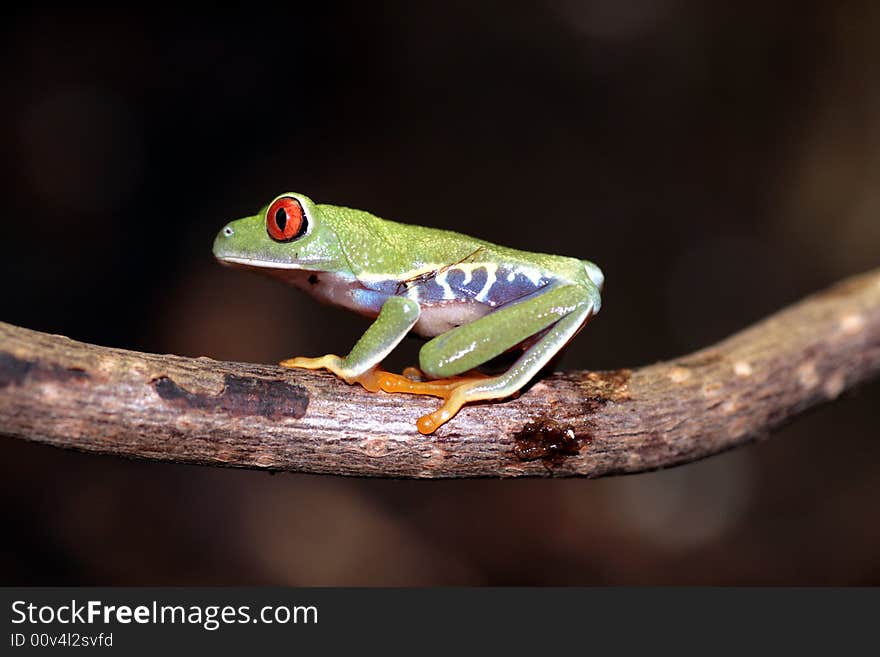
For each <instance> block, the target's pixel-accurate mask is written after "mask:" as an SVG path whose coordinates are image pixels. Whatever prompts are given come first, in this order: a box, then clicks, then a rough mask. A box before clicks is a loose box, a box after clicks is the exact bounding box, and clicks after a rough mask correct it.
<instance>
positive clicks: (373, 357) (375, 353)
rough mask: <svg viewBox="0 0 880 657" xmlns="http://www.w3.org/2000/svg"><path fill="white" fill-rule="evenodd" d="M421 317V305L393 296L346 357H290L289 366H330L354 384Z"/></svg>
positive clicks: (308, 367) (394, 345)
mask: <svg viewBox="0 0 880 657" xmlns="http://www.w3.org/2000/svg"><path fill="white" fill-rule="evenodd" d="M418 319H419V305H418V304H417V303H416V302H415V301H413V300H412V299H408V298H406V297H389V298H388V299H387V300H386V301H385V303H384V304H383V305H382V310H380V311H379V316H378V317H376V320H375V321H374V322H373V323H372V324H370V326H369V328H368V329H367V330H366V331H365V332H364V334H363V335H362V336H361V337H360V339H359V340H358V341H357V343H355V345H354V347H352V350H351V351H350V352H349V353H348V355H347V356H346V357H345V358H340V357H339V356H334V355H332V354H330V355H327V356H322V357H320V358H290V359H288V360H285V361H284V362H282V363H281V364H282V365H283V366H285V367H304V368H307V369H320V368H326V369H328V370H330V371H331V372H333V373H334V374H336V375H337V376H340V377H342V378H343V379H346V380H348V382H349V383H354V382H355V381H356V380H358V377H359V376H360V375H361V374H363V373H364V372H366V371H367V370H369V369H370V368H372V367H373V366H375V365H377V364H378V363H379V362H380V361H381V360H382V359H383V358H385V356H387V355H388V354H389V353H391V351H392V350H393V349H394V347H396V346H397V345H398V344H399V343H400V341H401V340H403V338H404V336H406V334H407V333H409V330H410V329H411V328H412V327H413V325H415V323H416V321H418Z"/></svg>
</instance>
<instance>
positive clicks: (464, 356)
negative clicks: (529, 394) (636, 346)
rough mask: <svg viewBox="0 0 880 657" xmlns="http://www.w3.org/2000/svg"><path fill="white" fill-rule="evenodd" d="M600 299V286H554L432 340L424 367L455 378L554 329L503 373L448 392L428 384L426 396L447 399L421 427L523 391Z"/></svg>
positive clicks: (430, 428)
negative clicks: (469, 406)
mask: <svg viewBox="0 0 880 657" xmlns="http://www.w3.org/2000/svg"><path fill="white" fill-rule="evenodd" d="M597 303H598V290H595V289H591V288H589V287H587V286H582V285H562V284H559V285H552V286H550V287H549V288H548V289H545V290H542V291H540V292H538V293H535V294H533V295H531V296H529V297H526V298H525V299H522V300H520V301H517V302H515V303H513V304H510V305H509V306H507V307H505V308H502V309H500V310H498V311H496V312H494V313H491V314H489V315H486V316H485V317H483V318H481V319H479V320H477V321H475V322H473V323H471V324H466V325H464V326H461V327H459V328H457V329H453V330H452V331H449V332H447V333H444V334H443V335H440V336H437V337H436V338H434V339H433V340H431V341H430V342H428V343H427V344H426V345H425V346H424V347H423V348H422V351H421V352H420V354H419V360H420V364H421V368H422V370H424V371H425V372H426V373H428V374H429V375H432V376H455V375H456V374H459V373H461V372H463V371H466V370H468V369H471V368H473V367H477V366H479V365H481V364H483V363H485V362H486V361H487V360H490V359H491V358H494V357H495V356H497V355H499V354H500V353H503V352H504V351H506V350H507V349H509V348H510V347H512V346H515V345H517V344H519V343H520V342H522V341H523V340H525V339H527V338H529V337H531V336H534V335H538V334H540V333H541V332H542V331H544V330H545V329H548V327H549V330H547V332H546V333H545V334H544V335H543V336H542V337H540V339H538V341H537V342H535V343H534V344H533V345H532V346H531V347H529V348H528V349H527V350H526V351H525V352H524V353H523V355H522V356H520V358H519V359H518V360H517V361H516V363H514V364H513V366H512V367H511V368H510V369H509V370H507V371H506V372H504V373H503V374H501V375H499V376H494V377H489V378H485V379H481V380H470V381H464V382H462V383H461V384H459V385H451V386H448V387H447V388H446V389H445V390H443V392H444V394H437V390H436V389H433V390H432V389H431V387H430V382H428V385H426V386H425V388H424V391H423V392H422V394H429V395H435V396H439V397H443V398H444V399H445V401H444V403H443V405H442V406H441V407H440V408H439V409H437V410H436V411H434V412H433V413H429V414H428V415H425V416H423V417H421V418H419V420H418V422H417V427H418V429H419V431H420V432H421V433H424V434H427V433H432V432H433V431H434V430H436V429H437V428H438V427H439V426H440V425H442V424H443V423H445V422H447V421H448V420H450V419H451V418H452V417H453V416H454V415H455V414H456V413H457V412H458V411H459V409H460V408H461V407H462V406H463V405H464V404H467V403H468V402H472V401H477V400H486V399H503V398H504V397H509V396H510V395H512V394H513V393H515V392H516V391H518V390H519V389H520V388H522V387H523V386H524V385H525V384H526V383H528V382H529V380H531V378H532V377H534V376H535V375H536V374H537V373H538V372H539V371H540V370H541V368H543V367H544V366H545V365H546V364H547V363H548V362H549V361H550V360H551V359H552V358H553V356H555V355H556V354H557V353H558V352H559V351H560V350H561V349H562V348H563V347H564V346H565V345H566V344H568V342H569V341H570V340H571V339H572V338H573V337H574V336H575V334H576V333H577V332H578V331H579V330H580V328H581V327H582V326H583V324H584V322H586V321H587V319H588V318H589V317H590V315H592V314H593V312H594V311H595V309H596V308H597V307H598V306H597ZM413 392H415V391H413Z"/></svg>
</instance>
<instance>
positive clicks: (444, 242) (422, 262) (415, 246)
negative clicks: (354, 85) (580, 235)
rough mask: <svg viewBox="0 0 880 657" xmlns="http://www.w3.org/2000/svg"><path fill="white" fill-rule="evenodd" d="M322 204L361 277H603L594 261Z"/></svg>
mask: <svg viewBox="0 0 880 657" xmlns="http://www.w3.org/2000/svg"><path fill="white" fill-rule="evenodd" d="M318 208H319V210H320V212H321V216H322V217H324V218H325V219H328V220H329V221H330V222H332V224H333V225H334V227H335V231H336V235H337V237H338V239H339V243H340V246H341V248H342V251H343V253H344V254H345V256H346V257H347V258H348V261H349V263H350V265H351V268H352V273H354V274H355V276H357V277H358V278H362V277H368V278H376V277H380V276H385V277H387V278H395V279H397V280H401V279H406V278H408V277H414V276H418V275H419V274H420V273H421V272H431V271H436V270H438V269H441V268H450V267H455V266H464V265H471V266H485V265H487V264H491V265H492V266H494V267H497V268H500V269H503V270H504V271H505V272H512V271H513V270H514V269H516V270H523V271H526V270H527V273H528V274H529V275H531V276H532V277H539V276H546V277H548V278H554V279H559V278H564V279H567V280H570V281H571V282H588V283H591V282H592V281H591V280H590V278H591V276H590V275H591V274H592V275H599V276H601V272H600V270H599V268H598V267H596V266H595V265H594V264H592V263H590V262H589V261H583V260H579V259H576V258H569V257H564V256H557V255H550V254H545V253H532V252H529V251H520V250H517V249H512V248H508V247H504V246H499V245H497V244H492V243H491V242H487V241H485V240H481V239H478V238H475V237H470V236H468V235H463V234H461V233H456V232H453V231H449V230H442V229H439V228H428V227H424V226H413V225H409V224H403V223H399V222H395V221H389V220H387V219H382V218H380V217H377V216H375V215H373V214H370V213H369V212H364V211H362V210H355V209H351V208H345V207H339V206H334V205H319V206H318ZM585 263H586V264H585ZM591 269H592V271H591ZM506 275H510V274H509V273H507V274H506ZM599 285H601V283H599Z"/></svg>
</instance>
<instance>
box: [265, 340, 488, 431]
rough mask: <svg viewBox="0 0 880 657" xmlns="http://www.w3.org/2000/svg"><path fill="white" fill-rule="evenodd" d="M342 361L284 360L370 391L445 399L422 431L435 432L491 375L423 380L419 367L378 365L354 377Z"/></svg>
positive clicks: (421, 422) (284, 363)
mask: <svg viewBox="0 0 880 657" xmlns="http://www.w3.org/2000/svg"><path fill="white" fill-rule="evenodd" d="M340 361H341V359H340V358H339V357H338V356H332V355H330V356H323V357H321V358H290V359H288V360H285V361H282V363H281V365H282V366H284V367H300V368H305V369H327V370H330V371H331V372H333V373H334V374H336V375H337V376H338V377H340V378H342V379H344V380H345V381H346V382H347V383H350V384H353V383H359V384H360V385H362V386H363V387H364V388H365V389H367V390H369V391H370V392H378V391H379V390H381V391H383V392H390V393H404V394H408V395H430V396H431V397H439V398H440V399H443V400H444V401H443V405H442V406H441V407H440V408H439V409H437V410H436V411H434V412H432V413H428V414H427V415H424V416H422V417H420V418H419V419H418V421H417V422H416V427H417V428H418V430H419V432H420V433H422V434H429V433H433V432H434V431H435V430H437V429H438V428H439V427H440V426H441V425H443V424H445V423H446V422H448V421H449V420H451V419H452V418H453V417H454V416H455V414H456V413H458V411H459V409H460V408H461V407H462V406H463V405H464V404H465V403H466V402H467V401H468V400H467V397H466V396H465V394H464V392H465V387H466V386H469V385H470V384H473V383H477V382H479V381H482V380H484V379H486V378H488V377H487V375H485V374H482V373H481V372H470V373H468V374H464V375H461V376H452V377H449V378H445V379H434V380H429V381H419V380H417V379H420V378H423V376H424V375H423V374H422V372H421V371H420V370H419V369H417V368H415V367H407V368H406V369H405V370H404V371H403V374H394V373H393V372H387V371H385V370H383V369H380V368H379V366H378V365H377V366H375V367H372V368H370V369H368V370H367V371H366V372H363V373H361V374H357V375H354V376H351V375H348V374H347V373H346V372H344V371H342V370H341V369H340V368H339V367H338V363H339V362H340ZM456 391H457V392H456Z"/></svg>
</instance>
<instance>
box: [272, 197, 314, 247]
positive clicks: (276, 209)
mask: <svg viewBox="0 0 880 657" xmlns="http://www.w3.org/2000/svg"><path fill="white" fill-rule="evenodd" d="M308 225H309V222H308V220H307V219H306V213H305V212H303V208H302V205H300V202H299V201H297V200H296V199H295V198H293V197H292V196H283V197H282V198H279V199H278V200H276V201H275V202H274V203H273V204H272V205H270V206H269V210H268V211H267V212H266V231H267V232H268V233H269V237H271V238H272V239H273V240H275V241H276V242H289V241H291V240H295V239H296V238H297V237H302V235H303V233H305V232H306V228H308Z"/></svg>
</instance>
